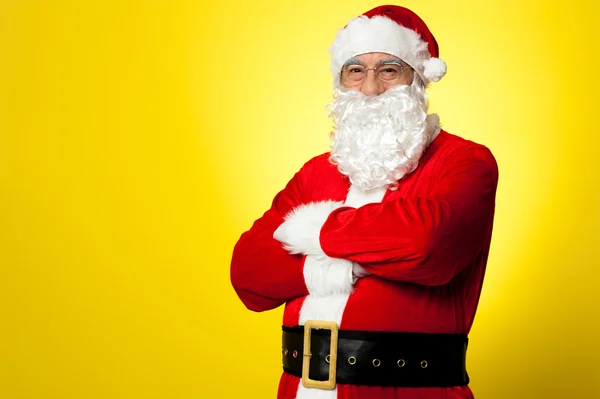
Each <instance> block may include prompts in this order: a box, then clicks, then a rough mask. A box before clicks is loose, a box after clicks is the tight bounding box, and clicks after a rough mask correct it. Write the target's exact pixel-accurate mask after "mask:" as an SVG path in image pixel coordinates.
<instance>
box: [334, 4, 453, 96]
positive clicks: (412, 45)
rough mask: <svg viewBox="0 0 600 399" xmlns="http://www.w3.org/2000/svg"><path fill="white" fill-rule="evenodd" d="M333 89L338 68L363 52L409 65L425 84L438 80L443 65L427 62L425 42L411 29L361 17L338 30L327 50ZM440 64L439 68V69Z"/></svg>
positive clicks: (393, 22) (379, 16)
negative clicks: (392, 58) (386, 56)
mask: <svg viewBox="0 0 600 399" xmlns="http://www.w3.org/2000/svg"><path fill="white" fill-rule="evenodd" d="M329 51H330V53H331V72H332V73H333V76H334V86H335V87H338V86H339V76H340V72H341V70H342V66H343V65H344V63H345V62H346V61H348V60H349V59H350V58H352V57H355V56H357V55H359V54H365V53H373V52H379V53H387V54H391V55H394V56H396V57H398V58H400V59H401V60H403V61H404V62H406V63H407V64H408V65H410V66H411V67H412V68H413V69H414V70H415V71H416V72H417V73H418V74H419V76H420V77H421V79H423V81H424V82H425V83H426V84H427V83H428V82H429V81H436V82H437V81H438V80H440V78H441V77H442V76H443V75H444V73H445V72H446V64H445V63H444V61H443V60H441V59H437V58H436V60H438V61H434V62H433V63H429V66H428V67H427V69H426V64H427V62H428V60H430V59H431V54H430V53H429V50H428V49H427V43H426V42H425V41H424V40H423V39H421V36H419V34H418V33H417V32H415V31H413V30H412V29H408V28H405V27H404V26H401V25H399V24H398V23H396V22H395V21H393V20H391V19H390V18H388V17H386V16H383V15H376V16H373V17H372V18H368V17H366V16H364V15H361V16H359V17H357V18H354V19H352V20H351V21H350V22H348V24H347V25H346V27H345V28H344V29H341V30H340V31H339V32H338V34H337V36H336V37H335V39H334V41H333V44H332V45H331V47H330V48H329ZM442 64H443V67H442Z"/></svg>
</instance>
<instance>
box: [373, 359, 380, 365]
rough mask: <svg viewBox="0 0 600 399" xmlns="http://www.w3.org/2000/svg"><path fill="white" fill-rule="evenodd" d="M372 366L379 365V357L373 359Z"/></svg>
mask: <svg viewBox="0 0 600 399" xmlns="http://www.w3.org/2000/svg"><path fill="white" fill-rule="evenodd" d="M373 366H375V367H379V366H381V360H379V359H373Z"/></svg>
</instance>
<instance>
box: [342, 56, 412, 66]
mask: <svg viewBox="0 0 600 399" xmlns="http://www.w3.org/2000/svg"><path fill="white" fill-rule="evenodd" d="M388 64H395V65H400V66H403V65H404V63H403V62H402V60H400V59H399V58H385V59H383V60H380V61H379V62H377V65H376V67H378V66H380V65H388ZM349 65H360V66H362V67H364V66H365V64H364V63H363V62H362V61H361V60H359V59H358V58H356V57H352V58H350V59H349V60H348V61H346V62H345V63H344V65H343V66H342V68H344V67H347V66H349Z"/></svg>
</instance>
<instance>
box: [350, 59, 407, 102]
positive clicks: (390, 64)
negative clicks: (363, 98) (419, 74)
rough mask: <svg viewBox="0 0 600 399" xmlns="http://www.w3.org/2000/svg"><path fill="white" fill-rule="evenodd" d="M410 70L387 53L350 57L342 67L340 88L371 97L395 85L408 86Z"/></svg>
mask: <svg viewBox="0 0 600 399" xmlns="http://www.w3.org/2000/svg"><path fill="white" fill-rule="evenodd" d="M412 80H413V70H412V68H411V67H410V66H409V65H408V64H406V63H405V62H404V61H402V60H401V59H400V58H397V57H394V56H393V55H390V54H387V53H365V54H360V55H357V56H356V57H352V58H351V59H349V60H348V61H346V63H345V64H344V66H343V67H342V75H341V81H340V83H341V86H342V87H345V88H348V89H354V90H358V91H360V92H361V93H363V94H365V95H367V96H372V95H376V94H381V93H383V92H385V91H386V90H388V89H389V88H390V87H393V86H396V85H410V84H411V82H412Z"/></svg>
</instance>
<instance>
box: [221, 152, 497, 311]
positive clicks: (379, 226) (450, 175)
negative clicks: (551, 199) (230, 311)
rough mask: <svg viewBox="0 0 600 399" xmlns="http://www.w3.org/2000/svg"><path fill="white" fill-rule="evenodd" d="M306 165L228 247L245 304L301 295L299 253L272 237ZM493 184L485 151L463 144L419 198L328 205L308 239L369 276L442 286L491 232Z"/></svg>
mask: <svg viewBox="0 0 600 399" xmlns="http://www.w3.org/2000/svg"><path fill="white" fill-rule="evenodd" d="M309 169H310V161H309V162H308V163H307V164H305V165H304V167H303V169H301V171H300V172H298V173H297V174H296V175H295V176H294V177H293V178H292V180H291V181H290V182H289V183H288V184H287V186H286V188H285V189H284V190H282V191H281V192H279V193H278V194H277V195H276V197H275V199H274V200H273V204H272V206H271V208H270V209H269V210H268V211H267V212H266V213H265V214H264V215H263V216H262V217H261V218H260V219H258V220H257V221H256V222H255V223H254V225H253V226H252V228H251V229H250V230H249V231H247V232H246V233H244V234H242V236H241V237H240V240H239V241H238V243H237V244H236V246H235V248H234V253H233V258H232V262H231V281H232V284H233V286H234V289H235V290H236V292H237V293H238V296H239V297H240V299H241V300H242V302H244V304H245V305H246V306H247V307H248V308H249V309H251V310H256V311H262V310H268V309H272V308H275V307H277V306H279V305H281V304H282V303H284V302H286V301H288V300H290V299H292V298H295V297H299V296H304V295H307V294H308V289H307V287H306V284H305V282H304V276H303V268H304V263H305V260H306V254H302V253H298V254H290V253H288V251H286V249H284V246H286V247H290V246H293V244H294V243H292V242H286V241H282V242H279V241H277V240H275V239H274V238H273V233H274V232H275V230H277V229H278V227H280V225H281V224H282V223H284V222H285V215H286V214H288V213H289V212H290V211H291V210H292V209H294V208H296V207H298V206H300V205H302V198H301V195H300V193H301V192H302V187H303V184H305V183H304V181H303V179H305V178H306V177H303V176H308V175H309V174H308V170H309ZM497 182H498V168H497V164H496V161H495V159H494V157H493V155H492V154H491V152H490V151H489V150H488V149H487V148H485V147H483V146H474V145H468V146H466V147H463V148H461V149H459V150H456V151H455V152H454V153H453V154H451V155H449V156H448V159H447V160H445V161H444V166H443V168H441V169H440V170H439V171H438V174H437V177H436V179H435V181H434V182H433V189H432V191H431V192H430V193H429V195H427V196H426V197H414V198H399V199H395V200H393V201H385V202H382V203H370V204H366V205H364V206H361V207H359V208H352V207H346V206H343V207H340V208H337V209H334V210H333V211H332V212H331V213H330V214H329V215H328V217H326V220H324V224H322V228H321V229H320V234H319V233H318V232H317V237H315V238H314V239H315V240H316V241H317V245H319V244H320V247H321V250H322V251H323V253H324V255H327V256H328V257H331V258H343V259H346V260H348V261H352V262H356V263H358V264H360V265H361V266H362V267H363V268H364V269H366V270H367V271H368V272H370V273H372V274H374V275H376V276H379V277H382V278H386V279H391V280H398V281H407V282H413V283H417V284H422V285H442V284H445V283H447V282H449V281H450V280H451V279H452V278H453V277H454V276H455V275H456V274H458V273H459V272H460V271H461V270H462V269H463V268H464V267H465V266H466V265H468V264H469V263H470V262H472V261H473V260H474V259H475V257H476V256H477V255H478V254H479V252H480V251H481V250H482V247H483V245H484V243H485V241H486V237H488V236H489V234H491V228H492V223H493V215H494V207H495V193H496V187H497ZM293 239H294V238H293V237H292V238H290V240H293ZM282 244H283V245H284V246H282ZM311 256H312V255H311Z"/></svg>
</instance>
